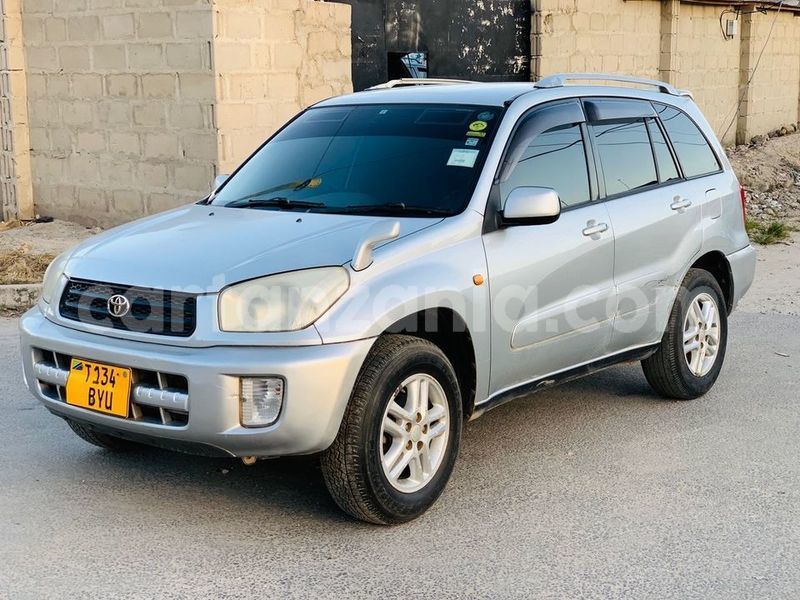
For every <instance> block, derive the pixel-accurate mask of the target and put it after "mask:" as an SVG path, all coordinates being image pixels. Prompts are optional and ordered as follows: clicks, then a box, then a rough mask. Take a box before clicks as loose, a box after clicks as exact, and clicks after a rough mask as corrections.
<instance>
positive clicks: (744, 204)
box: [739, 185, 747, 223]
mask: <svg viewBox="0 0 800 600" xmlns="http://www.w3.org/2000/svg"><path fill="white" fill-rule="evenodd" d="M739 194H740V195H741V197H742V222H743V223H747V190H746V189H744V186H743V185H740V186H739Z"/></svg>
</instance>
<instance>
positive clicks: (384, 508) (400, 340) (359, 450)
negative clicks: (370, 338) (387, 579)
mask: <svg viewBox="0 0 800 600" xmlns="http://www.w3.org/2000/svg"><path fill="white" fill-rule="evenodd" d="M418 373H422V374H426V375H429V376H431V377H433V378H434V379H435V380H436V381H437V382H438V383H439V385H440V386H441V387H442V390H443V391H444V393H445V396H446V397H447V404H448V408H449V424H450V427H449V435H448V438H447V443H446V445H445V446H444V454H443V456H442V459H441V463H440V466H439V467H438V469H437V470H436V472H435V474H434V475H433V477H432V478H431V479H430V480H429V481H428V482H427V483H426V484H425V486H424V487H422V488H421V489H419V490H417V491H413V492H411V493H405V492H402V491H399V490H398V489H396V488H395V487H394V486H393V485H392V484H391V483H390V482H389V479H388V478H387V477H386V474H385V473H384V470H383V466H382V462H381V443H383V442H382V440H381V422H382V420H383V416H384V412H385V411H386V407H387V406H388V403H389V401H390V399H391V397H392V394H393V393H394V392H395V391H396V390H397V389H398V388H399V386H400V385H401V383H402V382H403V381H404V380H405V379H406V378H408V377H409V376H411V375H414V374H418ZM461 415H462V411H461V394H460V392H459V386H458V380H457V379H456V375H455V371H454V369H453V366H452V365H451V364H450V361H449V360H448V359H447V357H446V356H445V355H444V353H443V352H442V351H441V350H440V349H439V348H438V347H437V346H436V345H434V344H432V343H431V342H428V341H426V340H423V339H420V338H416V337H412V336H407V335H385V336H382V337H380V338H378V340H377V341H376V342H375V345H374V346H373V348H372V350H371V351H370V354H369V355H368V357H367V359H366V361H365V362H364V365H363V366H362V368H361V372H360V373H359V375H358V378H357V380H356V384H355V386H354V388H353V393H352V395H351V397H350V402H349V404H348V406H347V410H346V412H345V415H344V418H343V420H342V424H341V426H340V428H339V433H338V435H337V437H336V440H335V441H334V442H333V445H331V447H330V448H328V449H327V450H326V451H325V452H324V453H323V455H322V460H321V464H322V474H323V476H324V478H325V483H326V485H327V487H328V490H329V491H330V493H331V496H333V499H334V500H335V501H336V503H337V504H338V505H339V506H340V507H341V508H342V510H344V511H345V512H346V513H348V514H350V515H352V516H353V517H355V518H356V519H360V520H362V521H367V522H369V523H376V524H379V525H392V524H397V523H404V522H406V521H410V520H412V519H415V518H416V517H418V516H420V515H421V514H422V513H424V512H425V511H426V510H427V509H428V508H429V507H430V506H431V505H432V504H433V503H434V502H435V501H436V499H437V498H438V497H439V495H440V494H441V493H442V490H444V487H445V485H446V484H447V481H448V480H449V478H450V475H451V473H452V471H453V466H454V464H455V461H456V457H457V455H458V448H459V441H460V437H461V426H462V423H461V420H462V416H461Z"/></svg>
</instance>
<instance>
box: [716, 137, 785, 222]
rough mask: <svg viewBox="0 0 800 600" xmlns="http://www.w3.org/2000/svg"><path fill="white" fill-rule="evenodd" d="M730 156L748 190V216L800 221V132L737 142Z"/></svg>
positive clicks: (757, 218) (740, 179)
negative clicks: (754, 140) (741, 142)
mask: <svg viewBox="0 0 800 600" xmlns="http://www.w3.org/2000/svg"><path fill="white" fill-rule="evenodd" d="M728 157H729V158H730V160H731V163H732V164H733V168H734V170H735V171H736V174H737V176H738V177H739V181H740V182H741V183H742V185H743V186H744V187H745V188H746V189H747V190H748V194H747V215H748V217H750V218H752V219H755V220H759V221H771V220H776V219H782V220H786V221H788V222H789V223H791V224H794V225H798V224H800V133H793V134H791V135H787V136H784V137H775V138H767V139H761V140H760V141H759V142H758V143H755V144H751V145H749V146H737V147H736V148H731V149H730V150H728Z"/></svg>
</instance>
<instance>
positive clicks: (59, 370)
mask: <svg viewBox="0 0 800 600" xmlns="http://www.w3.org/2000/svg"><path fill="white" fill-rule="evenodd" d="M599 80H603V82H601V81H599ZM579 81H580V83H579ZM614 82H616V83H614ZM412 83H413V85H408V84H409V82H406V81H400V82H393V83H390V84H385V85H383V86H379V88H380V89H372V90H368V91H365V92H361V93H357V94H353V95H349V96H343V97H338V98H332V99H329V100H326V101H324V102H320V103H319V104H316V105H315V106H312V107H311V108H309V109H307V110H305V111H304V112H302V113H301V114H299V115H298V116H297V117H295V118H294V119H293V120H292V121H290V122H289V123H288V124H286V125H285V126H284V127H283V128H282V129H281V130H280V131H278V132H277V133H276V134H275V135H273V136H272V137H271V138H270V139H269V140H268V141H266V142H265V143H264V144H263V145H262V146H261V147H260V148H258V150H256V152H255V153H253V154H252V156H250V157H249V158H248V159H247V160H246V161H245V162H244V163H243V164H242V165H241V166H240V167H239V168H238V169H237V170H236V171H235V172H234V173H233V174H232V175H231V176H230V177H227V178H224V177H223V178H221V179H220V178H218V179H219V180H220V181H219V182H218V183H217V184H216V189H214V191H213V192H212V193H211V194H210V195H209V196H208V197H207V198H205V199H203V200H201V201H199V202H197V203H196V204H192V205H189V206H183V207H180V208H177V209H174V210H171V211H167V212H164V213H161V214H157V215H154V216H150V217H148V218H145V219H142V220H139V221H136V222H134V223H130V224H128V225H124V226H122V227H118V228H116V229H112V230H110V231H107V232H105V233H102V234H100V235H97V236H96V237H94V238H92V239H90V240H87V241H85V242H83V243H82V244H80V245H78V246H77V247H76V248H74V249H73V250H71V251H68V252H66V253H65V254H63V255H61V256H59V257H58V258H57V259H56V260H55V261H54V262H53V263H52V265H51V266H50V268H49V269H48V271H47V274H46V277H45V281H44V286H43V292H42V295H41V299H40V301H39V302H38V305H37V306H36V307H34V308H33V309H31V310H30V311H29V312H28V313H26V314H25V315H24V316H23V317H22V319H21V321H20V328H21V335H22V358H23V364H24V374H25V380H26V383H27V386H28V387H29V388H30V390H31V392H32V393H33V394H34V395H35V396H36V397H37V398H38V399H39V400H40V401H41V402H42V403H44V405H45V406H46V407H47V409H48V410H50V411H51V412H52V413H53V414H55V415H58V416H60V417H62V418H63V419H65V420H66V422H67V423H68V424H69V426H70V427H71V428H72V429H73V430H74V431H75V433H76V434H78V435H79V436H80V437H82V438H83V439H85V440H87V441H88V442H91V443H93V444H96V445H98V446H101V447H104V448H108V449H112V450H117V449H135V448H136V447H137V446H138V444H141V443H146V444H152V445H157V446H162V447H166V448H171V449H176V450H182V451H186V452H193V453H199V454H206V455H217V456H227V457H240V458H242V459H243V460H244V461H245V462H246V463H251V462H253V461H255V460H256V459H259V458H268V457H278V456H287V455H299V454H317V453H319V454H320V456H321V463H322V472H323V475H324V478H325V482H326V483H327V486H328V488H329V490H330V492H331V494H332V496H333V498H334V499H335V501H336V502H337V503H338V505H339V506H340V507H341V508H342V509H344V510H345V511H347V512H348V513H349V514H351V515H353V516H355V517H357V518H359V519H363V520H365V521H370V522H373V523H381V524H391V523H399V522H403V521H407V520H410V519H412V518H414V517H417V516H418V515H420V514H421V513H423V512H424V511H425V510H426V509H427V508H429V507H430V506H431V505H432V504H433V503H434V501H435V500H436V499H437V497H438V496H439V495H440V493H441V492H442V490H443V489H444V487H445V484H446V483H447V481H448V479H449V477H450V475H451V473H452V471H453V466H454V464H455V461H456V456H457V454H458V449H459V440H460V438H461V434H462V426H463V423H464V422H465V421H467V420H469V419H475V418H477V417H478V416H480V415H481V414H483V413H485V412H486V411H487V410H489V409H491V408H493V407H496V406H498V405H500V404H502V403H503V402H506V401H508V400H510V399H512V398H515V397H520V396H528V395H529V394H530V393H531V392H534V391H537V390H541V389H543V388H547V387H549V386H551V385H553V384H556V383H559V382H562V381H565V380H568V379H570V378H573V377H576V376H580V375H585V374H587V373H590V372H592V371H594V370H596V369H600V368H604V367H607V366H610V365H612V364H615V363H620V362H624V361H641V364H642V367H643V370H644V376H645V377H646V378H647V381H649V382H650V384H651V386H652V388H653V390H654V391H655V392H656V393H657V394H659V395H660V396H663V397H665V398H672V399H679V400H688V399H692V398H697V397H698V396H701V395H703V394H704V393H706V392H707V391H708V390H709V389H710V388H711V387H712V386H713V385H714V382H715V380H716V379H717V377H718V375H719V373H720V369H721V368H722V364H723V360H724V358H725V349H726V345H727V341H728V324H727V318H728V315H729V314H730V312H731V310H732V309H733V308H734V306H735V305H736V303H737V301H738V300H739V299H740V298H741V297H742V295H743V294H744V293H745V292H746V291H747V289H748V287H749V286H750V284H751V281H752V279H753V273H754V268H755V253H754V251H753V248H752V247H751V246H750V243H749V241H748V237H747V234H746V232H745V227H744V192H743V190H742V189H741V188H740V186H739V183H738V182H737V179H736V176H735V175H734V173H733V171H732V169H731V165H730V163H729V162H728V160H727V158H726V156H725V153H724V151H723V149H722V147H721V146H720V144H719V142H718V141H717V140H716V138H715V136H714V133H713V132H712V130H711V128H710V127H709V125H708V123H707V121H706V120H705V119H704V118H703V115H702V114H701V113H700V110H699V109H698V107H697V106H696V105H695V103H694V102H693V100H692V98H691V95H690V94H688V93H687V92H682V91H680V90H676V89H674V88H673V87H672V86H670V85H668V84H666V83H663V82H655V81H646V80H638V79H630V78H622V77H616V76H611V75H603V76H596V75H580V76H567V75H561V76H554V77H551V78H548V79H545V80H543V81H540V82H539V83H536V84H525V83H514V84H468V83H456V84H454V83H452V82H445V81H438V82H437V81H428V82H419V81H416V82H412ZM609 83H611V85H608V84H609ZM631 84H632V85H631ZM497 493H498V494H500V493H501V491H499V490H498V492H497Z"/></svg>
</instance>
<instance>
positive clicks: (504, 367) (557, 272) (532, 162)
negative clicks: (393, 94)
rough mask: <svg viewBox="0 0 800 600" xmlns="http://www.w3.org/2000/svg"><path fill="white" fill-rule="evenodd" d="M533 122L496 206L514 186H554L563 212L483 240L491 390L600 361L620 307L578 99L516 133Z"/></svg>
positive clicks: (534, 116) (534, 117) (537, 116)
mask: <svg viewBox="0 0 800 600" xmlns="http://www.w3.org/2000/svg"><path fill="white" fill-rule="evenodd" d="M529 124H534V129H535V130H536V131H540V133H537V134H535V135H532V134H528V135H532V137H531V139H530V140H528V137H524V140H525V141H524V142H520V143H519V145H518V147H520V148H522V147H524V148H525V149H524V151H523V152H522V154H521V156H519V160H518V162H517V163H516V166H514V167H513V170H511V172H510V175H509V176H508V177H507V178H506V179H504V180H503V181H501V182H499V183H498V184H497V185H496V186H495V190H494V192H493V194H496V196H497V198H496V200H497V202H498V204H499V206H501V207H502V206H504V204H505V199H506V198H507V196H508V194H509V193H510V192H511V191H512V190H513V189H515V188H517V187H526V186H540V187H548V188H552V189H555V191H556V192H558V194H559V197H560V199H561V203H562V213H561V216H560V218H559V219H558V220H557V221H555V222H554V223H550V224H547V225H528V226H514V227H506V228H501V229H495V230H493V231H489V232H487V233H486V234H485V235H484V236H483V240H484V247H485V250H486V259H487V264H488V270H489V285H490V293H491V300H492V333H491V335H492V366H491V383H490V388H491V389H490V391H491V393H496V392H498V391H501V390H504V389H507V388H511V387H514V386H516V385H518V384H521V383H524V382H527V381H531V380H534V379H537V378H539V377H543V376H545V375H549V374H551V373H555V372H558V371H562V370H565V369H567V368H569V367H572V366H575V365H578V364H581V363H584V362H588V361H590V360H592V359H595V358H599V357H601V356H602V355H603V354H605V352H606V349H607V347H608V344H609V341H610V339H611V323H612V318H613V315H614V311H615V307H616V303H615V290H614V282H613V273H614V270H613V263H614V237H613V232H612V230H611V226H610V224H609V216H608V212H607V211H606V207H605V205H604V204H602V203H599V202H597V201H596V200H597V198H598V193H599V191H598V188H597V186H596V177H595V172H594V161H593V160H592V159H591V157H590V152H591V148H590V147H589V145H588V139H587V129H586V125H585V117H584V114H583V111H582V109H581V105H580V102H579V101H577V100H573V101H569V102H566V103H559V104H556V105H549V106H545V107H540V108H536V109H533V111H531V112H529V113H528V114H526V115H525V116H523V117H522V118H521V119H520V124H519V126H518V133H517V134H515V135H516V136H522V133H521V132H522V131H524V130H525V129H526V127H527V126H528V125H529ZM540 124H541V125H540ZM528 131H530V128H528ZM516 141H517V140H513V141H512V143H511V145H512V147H514V146H515V143H516ZM587 159H588V161H587Z"/></svg>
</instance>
